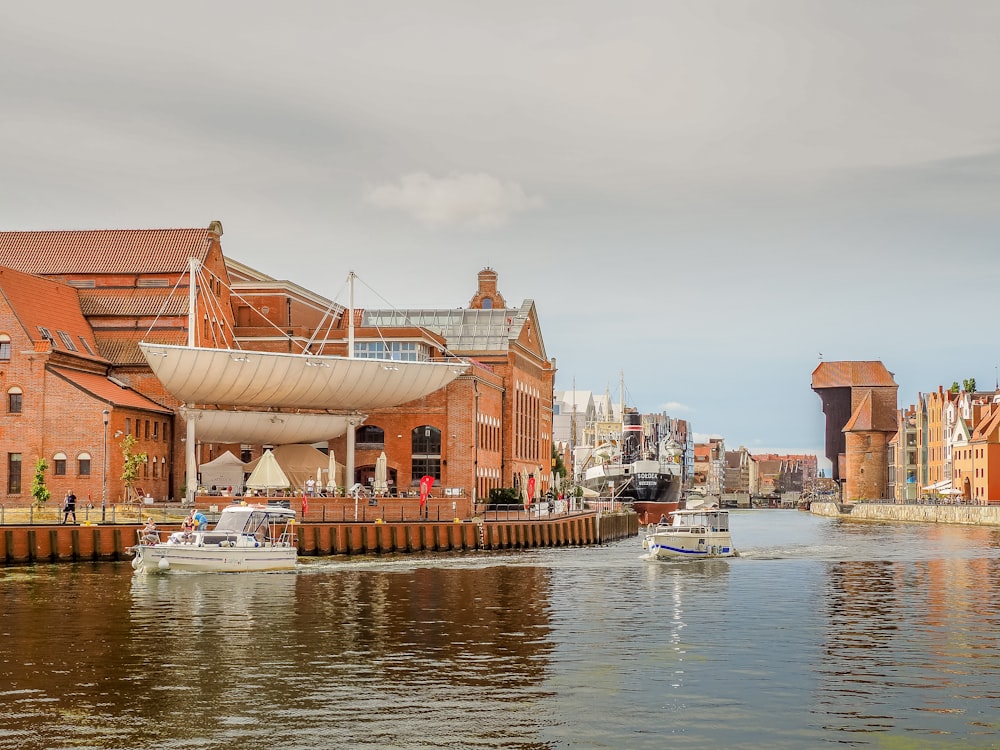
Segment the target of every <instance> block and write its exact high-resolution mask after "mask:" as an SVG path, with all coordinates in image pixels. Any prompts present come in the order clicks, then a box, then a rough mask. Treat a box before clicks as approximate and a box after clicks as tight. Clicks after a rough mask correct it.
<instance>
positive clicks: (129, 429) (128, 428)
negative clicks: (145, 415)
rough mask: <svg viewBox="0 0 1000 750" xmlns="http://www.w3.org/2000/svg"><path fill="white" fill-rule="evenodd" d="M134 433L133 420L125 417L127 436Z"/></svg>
mask: <svg viewBox="0 0 1000 750" xmlns="http://www.w3.org/2000/svg"><path fill="white" fill-rule="evenodd" d="M131 432H132V419H131V417H125V434H126V435H128V434H129V433H131Z"/></svg>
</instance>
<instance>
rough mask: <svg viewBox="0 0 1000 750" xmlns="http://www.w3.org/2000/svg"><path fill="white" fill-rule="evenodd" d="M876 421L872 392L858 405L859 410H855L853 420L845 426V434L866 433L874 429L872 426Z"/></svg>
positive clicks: (848, 421) (849, 420)
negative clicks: (873, 415)
mask: <svg viewBox="0 0 1000 750" xmlns="http://www.w3.org/2000/svg"><path fill="white" fill-rule="evenodd" d="M873 422H874V420H873V418H872V392H871V391H868V392H867V393H866V394H865V396H864V398H862V399H861V403H860V404H858V408H857V409H855V410H854V413H853V414H852V415H851V418H850V419H848V420H847V424H846V425H844V430H843V431H844V432H853V431H855V430H857V431H859V432H866V431H870V430H871V429H872V424H873Z"/></svg>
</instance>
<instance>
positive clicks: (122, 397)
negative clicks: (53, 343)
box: [49, 367, 172, 414]
mask: <svg viewBox="0 0 1000 750" xmlns="http://www.w3.org/2000/svg"><path fill="white" fill-rule="evenodd" d="M49 370H50V372H52V373H55V374H56V375H58V376H59V377H61V378H63V379H64V380H66V381H68V382H70V383H72V384H73V385H75V386H76V387H77V388H79V389H80V390H82V391H86V392H87V393H89V394H90V395H91V396H93V397H94V398H96V399H98V400H99V401H107V402H108V403H110V404H114V405H115V406H127V407H131V408H133V409H144V410H146V411H155V412H160V413H161V414H171V413H172V412H171V411H170V409H167V408H164V407H163V406H160V405H159V404H158V403H156V402H155V401H152V400H151V399H148V398H146V397H145V396H143V395H142V394H141V393H137V392H136V391H133V390H131V389H130V388H122V387H121V386H120V385H117V384H116V383H112V382H111V381H110V380H108V379H107V378H106V377H104V376H103V375H97V374H96V373H92V372H80V371H79V370H67V369H65V368H63V367H51V368H49Z"/></svg>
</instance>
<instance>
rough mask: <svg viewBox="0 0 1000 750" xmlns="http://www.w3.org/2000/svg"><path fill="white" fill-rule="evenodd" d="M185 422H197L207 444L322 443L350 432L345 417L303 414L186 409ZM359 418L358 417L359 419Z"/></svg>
mask: <svg viewBox="0 0 1000 750" xmlns="http://www.w3.org/2000/svg"><path fill="white" fill-rule="evenodd" d="M180 412H181V414H182V415H183V416H184V418H185V419H188V420H194V431H195V435H196V436H197V439H198V440H200V441H202V442H205V443H227V444H234V443H251V444H257V445H261V444H265V443H267V444H269V445H284V444H286V443H321V442H323V441H326V440H332V439H333V438H337V437H340V436H341V435H343V434H344V433H346V432H347V426H348V422H347V420H348V417H347V415H344V414H320V413H314V414H308V413H307V414H303V413H292V412H287V413H286V412H273V411H224V410H221V409H188V408H184V407H182V408H181V409H180ZM356 418H357V417H356Z"/></svg>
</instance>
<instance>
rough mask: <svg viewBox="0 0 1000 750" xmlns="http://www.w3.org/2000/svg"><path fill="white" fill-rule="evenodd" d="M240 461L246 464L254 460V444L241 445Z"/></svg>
mask: <svg viewBox="0 0 1000 750" xmlns="http://www.w3.org/2000/svg"><path fill="white" fill-rule="evenodd" d="M240 461H242V462H243V463H245V464H248V463H250V462H251V461H253V446H252V445H245V444H244V445H241V446H240Z"/></svg>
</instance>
